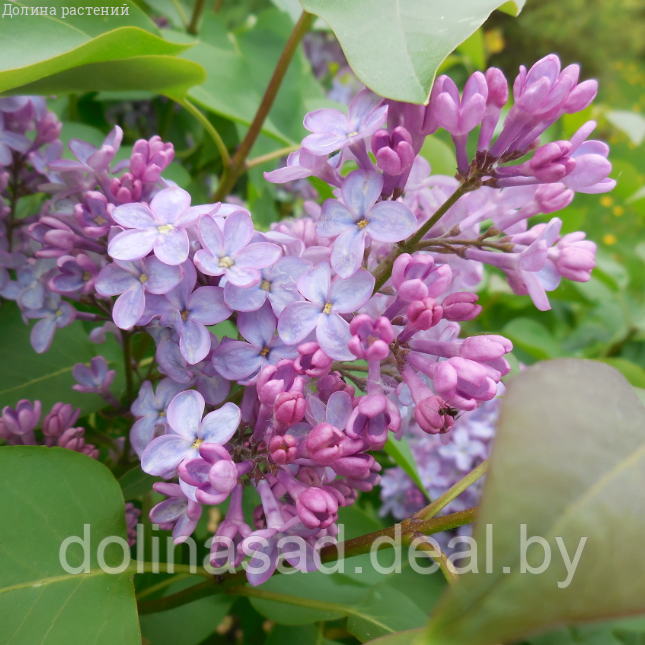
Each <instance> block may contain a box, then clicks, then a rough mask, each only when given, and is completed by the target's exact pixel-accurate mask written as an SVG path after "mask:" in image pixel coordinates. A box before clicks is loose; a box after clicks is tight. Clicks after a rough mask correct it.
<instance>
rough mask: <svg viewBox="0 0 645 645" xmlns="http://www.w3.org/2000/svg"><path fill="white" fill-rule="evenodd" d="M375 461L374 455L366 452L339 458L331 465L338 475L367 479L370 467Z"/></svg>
mask: <svg viewBox="0 0 645 645" xmlns="http://www.w3.org/2000/svg"><path fill="white" fill-rule="evenodd" d="M373 463H374V457H372V455H366V454H365V453H362V454H358V455H350V456H347V457H341V458H340V459H337V460H336V461H335V462H334V463H333V464H332V465H331V467H332V468H333V469H334V472H336V473H337V474H338V475H341V476H342V477H351V478H353V479H365V478H366V477H369V474H370V468H371V467H372V464H373Z"/></svg>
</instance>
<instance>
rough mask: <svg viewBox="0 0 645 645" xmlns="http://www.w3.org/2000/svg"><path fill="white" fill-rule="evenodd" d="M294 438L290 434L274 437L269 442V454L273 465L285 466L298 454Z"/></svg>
mask: <svg viewBox="0 0 645 645" xmlns="http://www.w3.org/2000/svg"><path fill="white" fill-rule="evenodd" d="M296 443H297V442H296V439H295V437H292V436H291V435H290V434H284V435H276V436H275V437H272V438H271V441H270V442H269V454H270V455H271V459H272V461H273V463H275V464H278V465H280V466H285V465H286V464H290V463H292V462H293V461H294V459H295V458H296V456H297V454H298V448H297V445H296Z"/></svg>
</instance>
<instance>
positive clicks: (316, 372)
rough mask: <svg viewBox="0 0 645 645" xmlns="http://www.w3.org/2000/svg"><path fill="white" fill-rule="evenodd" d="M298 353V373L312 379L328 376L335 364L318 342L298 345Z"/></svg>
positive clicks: (295, 365) (296, 365) (296, 366)
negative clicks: (332, 365)
mask: <svg viewBox="0 0 645 645" xmlns="http://www.w3.org/2000/svg"><path fill="white" fill-rule="evenodd" d="M298 353H299V354H300V356H298V358H296V360H295V362H294V368H295V370H296V372H298V374H301V375H303V374H304V375H306V376H310V377H311V378H320V377H321V376H324V375H325V374H327V373H328V372H329V368H330V367H331V364H332V363H333V362H334V359H333V358H329V356H327V354H325V352H323V350H322V349H320V345H319V344H318V343H316V342H310V343H303V344H302V345H298Z"/></svg>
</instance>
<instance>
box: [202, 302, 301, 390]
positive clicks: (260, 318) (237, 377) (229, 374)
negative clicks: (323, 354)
mask: <svg viewBox="0 0 645 645" xmlns="http://www.w3.org/2000/svg"><path fill="white" fill-rule="evenodd" d="M276 324H277V321H276V318H275V316H274V315H273V312H272V310H271V306H270V305H269V303H268V302H265V303H264V305H262V307H260V309H258V310H257V311H254V312H249V313H246V312H240V313H239V314H238V317H237V327H238V329H239V331H240V334H242V336H243V337H244V338H246V340H247V341H248V342H246V343H244V342H241V341H237V340H230V341H228V342H223V343H222V344H221V345H220V346H219V347H218V348H217V349H216V350H215V351H214V352H213V366H214V367H215V369H216V370H217V371H218V372H219V373H220V374H221V375H222V376H223V377H225V378H227V379H229V380H232V381H249V380H253V379H254V378H255V377H256V376H257V375H258V373H259V372H260V370H261V369H262V368H263V367H264V366H265V365H267V364H271V365H275V364H276V363H277V362H278V361H280V360H282V359H284V358H290V359H293V358H296V356H298V350H297V349H296V348H295V347H289V346H287V345H286V344H285V343H284V342H283V341H282V340H281V339H280V337H279V336H276V335H275V330H276Z"/></svg>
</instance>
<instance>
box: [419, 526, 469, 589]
mask: <svg viewBox="0 0 645 645" xmlns="http://www.w3.org/2000/svg"><path fill="white" fill-rule="evenodd" d="M414 540H415V541H416V540H418V544H417V545H416V547H417V550H419V551H426V552H427V553H428V555H429V556H430V557H431V558H432V559H433V560H434V561H435V562H436V563H437V564H438V565H439V568H440V569H441V573H443V576H444V578H445V579H446V582H447V583H448V584H449V585H454V584H455V582H457V576H458V575H459V574H458V573H457V572H456V571H455V565H454V564H453V563H452V562H451V561H450V560H449V559H448V556H447V555H446V554H445V553H444V552H443V551H442V550H441V549H440V548H439V547H436V546H434V545H432V544H430V543H429V542H428V541H427V536H426V535H423V533H415V534H414Z"/></svg>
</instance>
